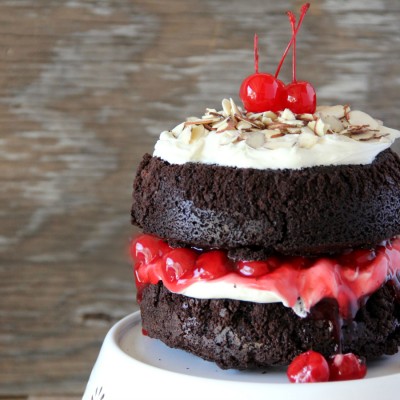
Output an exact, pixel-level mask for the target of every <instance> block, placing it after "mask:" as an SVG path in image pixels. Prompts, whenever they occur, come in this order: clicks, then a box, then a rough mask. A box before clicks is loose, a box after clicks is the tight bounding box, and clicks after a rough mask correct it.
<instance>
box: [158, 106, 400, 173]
mask: <svg viewBox="0 0 400 400" xmlns="http://www.w3.org/2000/svg"><path fill="white" fill-rule="evenodd" d="M222 106H223V110H221V111H216V110H215V109H207V111H206V113H205V115H203V116H202V117H201V118H196V117H191V118H188V120H187V121H186V122H183V123H181V124H179V125H178V126H176V127H175V128H174V129H172V130H171V131H164V132H162V133H161V135H160V138H159V140H158V141H157V143H156V145H155V150H154V153H153V155H154V156H157V157H160V158H161V159H163V160H165V161H168V162H169V163H171V164H184V163H187V162H199V163H204V164H216V165H221V166H229V167H238V168H255V169H301V168H307V167H313V166H321V165H346V164H369V163H371V162H372V161H373V160H374V159H375V157H376V156H377V155H378V154H379V153H380V152H382V151H383V150H385V149H387V148H388V147H390V146H391V144H392V143H393V142H394V140H395V139H397V138H398V137H399V136H400V132H399V131H397V130H394V129H391V128H387V127H385V126H383V124H382V123H381V121H378V120H375V119H374V118H372V117H371V116H369V115H368V114H366V113H364V112H362V111H358V110H354V111H352V110H350V108H349V107H348V106H341V105H337V106H332V107H321V108H319V109H318V110H317V112H316V113H315V114H297V115H296V114H293V113H292V112H291V111H290V110H288V109H286V110H284V111H283V112H280V113H278V114H275V113H273V112H264V113H257V114H254V113H245V112H244V111H242V110H241V109H240V108H239V107H237V106H236V104H235V103H234V102H233V100H232V99H231V100H227V99H224V100H223V102H222Z"/></svg>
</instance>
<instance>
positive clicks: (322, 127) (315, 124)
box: [307, 118, 329, 136]
mask: <svg viewBox="0 0 400 400" xmlns="http://www.w3.org/2000/svg"><path fill="white" fill-rule="evenodd" d="M307 126H308V127H309V128H310V129H311V130H312V131H313V132H314V133H315V134H316V135H318V136H324V135H326V133H327V132H328V129H329V126H328V125H327V124H325V123H324V121H323V119H322V118H318V119H317V120H316V121H310V122H309V123H308V125H307Z"/></svg>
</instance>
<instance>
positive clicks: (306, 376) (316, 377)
mask: <svg viewBox="0 0 400 400" xmlns="http://www.w3.org/2000/svg"><path fill="white" fill-rule="evenodd" d="M286 374H287V376H288V378H289V381H290V382H293V383H310V382H327V381H328V380H329V366H328V363H327V361H326V360H325V358H324V356H323V355H322V354H320V353H317V352H316V351H313V350H309V351H306V352H305V353H302V354H300V355H298V356H297V357H296V358H295V359H294V360H293V361H292V362H291V363H290V365H289V367H288V369H287V372H286Z"/></svg>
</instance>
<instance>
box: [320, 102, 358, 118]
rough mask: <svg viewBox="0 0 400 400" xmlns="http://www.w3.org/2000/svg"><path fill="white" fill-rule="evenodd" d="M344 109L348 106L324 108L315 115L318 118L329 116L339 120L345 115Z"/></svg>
mask: <svg viewBox="0 0 400 400" xmlns="http://www.w3.org/2000/svg"><path fill="white" fill-rule="evenodd" d="M346 107H348V106H342V105H337V106H331V107H324V108H322V109H321V110H319V111H318V112H317V115H318V116H319V117H327V116H328V115H331V116H332V117H336V118H338V119H340V118H343V117H344V116H345V115H346V111H347V109H346ZM349 111H350V109H349Z"/></svg>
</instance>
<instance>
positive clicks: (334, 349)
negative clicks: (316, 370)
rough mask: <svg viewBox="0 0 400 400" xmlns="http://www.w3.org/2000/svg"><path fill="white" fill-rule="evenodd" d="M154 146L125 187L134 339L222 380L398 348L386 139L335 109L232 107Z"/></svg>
mask: <svg viewBox="0 0 400 400" xmlns="http://www.w3.org/2000/svg"><path fill="white" fill-rule="evenodd" d="M222 106H223V107H222V108H223V109H222V110H221V111H217V110H216V109H207V111H206V113H205V115H204V116H202V117H201V118H189V119H188V120H187V121H186V122H184V123H182V124H180V125H178V126H177V127H176V128H174V129H172V130H171V131H166V132H163V133H161V136H160V139H159V140H158V142H157V144H156V146H155V151H154V154H153V155H152V156H151V155H148V154H147V155H145V156H144V158H143V161H142V162H141V164H140V166H139V168H138V171H137V175H136V178H135V181H134V191H133V206H132V222H133V223H134V224H136V225H138V226H140V227H141V228H142V229H143V232H144V234H143V235H141V236H139V237H138V238H136V239H135V240H134V241H133V242H132V247H131V250H132V256H133V258H134V261H135V276H136V280H137V287H138V300H139V302H140V308H141V314H142V323H143V329H144V332H145V333H146V334H147V335H149V336H150V337H153V338H157V339H160V340H162V341H163V342H164V343H166V344H167V345H168V346H170V347H175V348H180V349H184V350H187V351H189V352H191V353H193V354H196V355H198V356H200V357H202V358H204V359H206V360H210V361H214V362H216V363H217V364H218V365H219V366H220V367H222V368H238V369H248V368H255V367H268V366H275V365H287V364H288V363H290V362H291V361H292V360H293V358H294V357H295V356H296V355H298V354H300V353H303V352H305V351H307V350H310V349H312V350H315V351H318V352H320V353H322V354H323V355H324V356H326V357H329V356H330V355H333V354H336V353H339V352H343V353H348V352H353V353H355V354H357V355H359V356H364V357H366V358H367V359H372V358H376V357H379V356H381V355H383V354H394V353H396V352H397V350H398V346H399V344H400V291H399V288H400V286H399V278H400V239H397V237H396V235H397V234H399V233H400V218H399V213H400V160H399V157H398V156H397V155H396V154H395V153H394V152H393V151H392V150H390V148H389V147H390V145H391V143H392V142H393V141H394V140H395V139H396V138H397V137H398V136H399V135H400V133H399V132H398V131H395V130H393V129H390V128H387V127H384V126H383V125H382V124H381V122H380V121H376V120H375V119H373V118H372V117H370V116H369V115H367V114H365V113H363V112H361V111H351V110H350V108H349V107H348V106H334V107H323V108H318V109H317V111H316V112H315V113H313V114H310V113H304V114H295V113H293V112H291V111H290V110H289V109H285V110H284V111H281V112H276V113H273V112H261V113H252V112H246V111H244V110H242V109H241V108H240V107H238V106H237V105H236V104H235V103H234V101H232V100H226V99H225V100H223V102H222Z"/></svg>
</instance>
